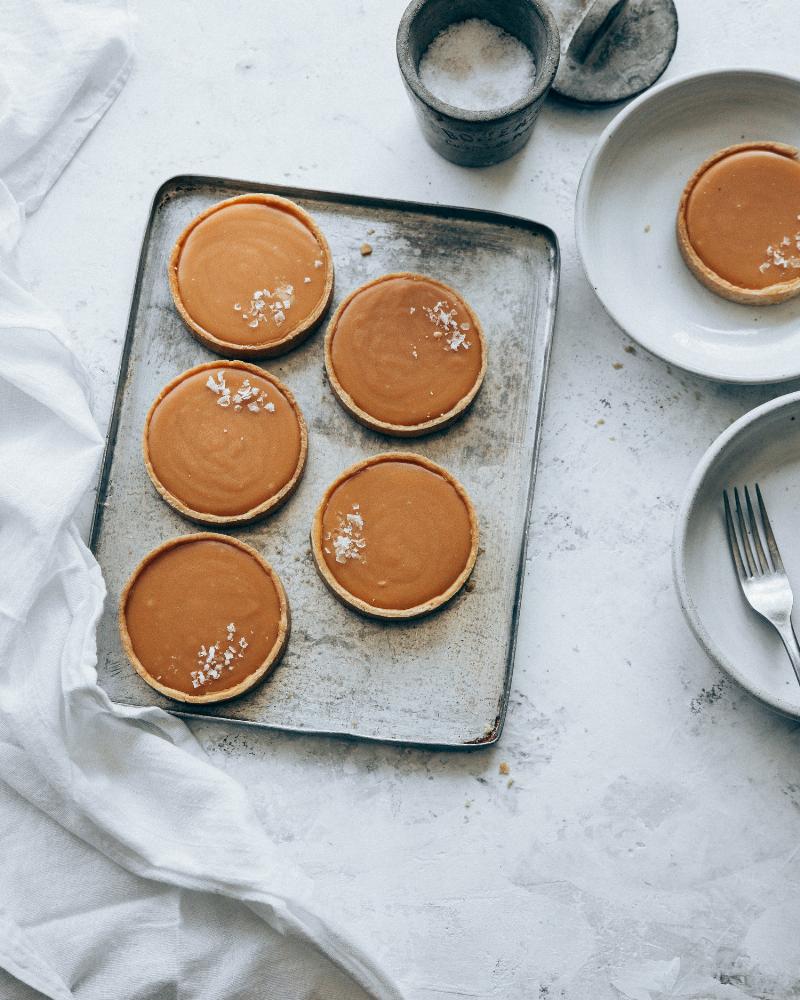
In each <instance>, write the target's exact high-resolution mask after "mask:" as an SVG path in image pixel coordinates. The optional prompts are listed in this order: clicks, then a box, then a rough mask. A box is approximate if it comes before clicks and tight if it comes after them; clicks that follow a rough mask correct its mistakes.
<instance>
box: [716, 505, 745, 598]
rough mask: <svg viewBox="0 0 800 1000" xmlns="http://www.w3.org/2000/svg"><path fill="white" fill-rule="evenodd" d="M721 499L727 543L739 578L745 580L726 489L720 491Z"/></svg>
mask: <svg viewBox="0 0 800 1000" xmlns="http://www.w3.org/2000/svg"><path fill="white" fill-rule="evenodd" d="M722 499H723V502H724V504H725V524H726V526H727V528H728V545H729V546H730V550H731V557H732V558H733V565H734V566H735V567H736V572H737V573H738V574H739V579H740V580H745V579H746V578H747V573H746V572H745V568H744V564H743V563H742V553H741V552H740V551H739V542H738V541H737V539H736V529H735V528H734V526H733V517H732V516H731V505H730V501H729V500H728V491H727V490H723V491H722Z"/></svg>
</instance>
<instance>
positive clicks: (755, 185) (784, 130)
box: [575, 69, 800, 383]
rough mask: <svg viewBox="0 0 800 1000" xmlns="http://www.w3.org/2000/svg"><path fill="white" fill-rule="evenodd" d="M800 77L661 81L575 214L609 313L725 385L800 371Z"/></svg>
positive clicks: (598, 163)
mask: <svg viewBox="0 0 800 1000" xmlns="http://www.w3.org/2000/svg"><path fill="white" fill-rule="evenodd" d="M798 148H800V80H798V79H795V78H794V77H790V76H785V75H782V74H779V73H770V72H764V71H760V70H749V69H730V70H719V71H714V72H708V73H700V74H694V75H691V76H686V77H683V78H681V79H678V80H675V81H671V82H669V83H665V84H662V85H660V86H658V87H655V88H653V90H652V91H650V92H649V93H647V94H645V95H643V96H642V97H639V98H638V99H637V100H635V101H633V102H632V103H631V104H630V105H629V106H628V107H627V108H626V109H625V110H624V111H622V112H620V114H618V115H617V117H616V118H614V120H613V121H612V122H611V124H610V125H609V126H608V127H607V128H606V130H605V131H604V132H603V134H602V135H601V137H600V139H599V140H598V143H597V145H596V147H595V149H594V151H593V152H592V154H591V156H590V157H589V159H588V161H587V163H586V166H585V168H584V171H583V175H582V177H581V182H580V186H579V189H578V198H577V203H576V212H575V226H576V237H577V242H578V248H579V251H580V255H581V258H582V261H583V266H584V269H585V271H586V275H587V277H588V279H589V282H590V283H591V285H592V287H593V288H594V290H595V292H596V293H597V295H598V297H599V298H600V300H601V302H602V303H603V305H604V306H605V308H606V310H607V311H608V312H609V314H610V315H611V317H612V318H613V319H614V320H615V321H616V322H617V323H618V324H619V326H620V327H622V329H623V330H624V331H625V332H626V333H627V334H628V335H629V336H631V337H632V338H633V339H635V340H636V341H638V342H639V343H640V344H641V345H642V346H643V347H645V348H647V350H649V351H652V352H653V354H656V355H658V356H659V357H661V358H663V359H664V360H666V361H668V362H670V363H672V364H674V365H676V366H678V367H681V368H684V369H686V370H687V371H691V372H695V373H696V374H699V375H703V376H705V377H707V378H712V379H716V380H719V381H724V382H741V383H761V382H778V381H782V380H787V379H791V378H796V377H798V376H800V295H798V293H800V162H798V160H797V159H796V158H795V155H796V151H797V149H798Z"/></svg>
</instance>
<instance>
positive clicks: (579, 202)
mask: <svg viewBox="0 0 800 1000" xmlns="http://www.w3.org/2000/svg"><path fill="white" fill-rule="evenodd" d="M731 76H736V77H746V76H753V77H767V78H770V79H773V80H776V81H782V82H784V83H790V84H794V85H795V86H796V87H797V88H798V96H799V97H800V76H796V75H794V74H792V73H784V72H781V71H779V70H771V69H761V68H759V67H757V66H727V67H718V68H717V69H711V70H696V71H693V72H690V73H683V74H682V75H680V76H676V77H675V78H674V79H671V80H665V81H662V82H660V83H658V84H656V85H655V86H653V87H651V88H650V89H649V90H647V91H645V92H644V93H643V94H640V95H639V96H638V97H636V98H634V99H633V100H632V101H631V102H630V104H628V105H627V106H626V107H625V108H623V109H622V110H621V111H619V112H618V113H617V114H616V115H614V117H613V118H612V119H611V121H610V122H609V123H608V125H606V127H605V128H604V129H603V131H602V132H601V133H600V135H599V136H598V138H597V141H596V142H595V144H594V146H593V148H592V151H591V153H590V154H589V156H588V158H587V160H586V163H585V164H584V166H583V170H582V171H581V176H580V180H579V182H578V190H577V194H576V196H575V242H576V244H577V247H578V256H579V257H580V260H581V265H582V267H583V272H584V274H585V276H586V280H587V281H588V282H589V285H590V286H591V288H592V291H593V292H594V294H595V296H596V297H597V299H598V300H599V302H600V304H601V305H602V307H603V309H605V311H606V313H607V314H608V315H609V316H610V318H611V319H612V320H613V322H614V323H615V324H616V325H617V326H618V327H619V328H620V330H622V331H623V333H625V334H626V336H628V337H630V338H631V340H634V341H635V342H636V343H637V344H638V345H639V346H640V347H641V348H642V349H643V350H645V351H648V352H649V353H650V354H653V355H654V356H655V357H658V358H660V359H661V360H662V361H664V362H666V363H667V364H670V365H674V366H675V367H676V368H680V369H681V371H685V372H689V373H690V374H692V375H699V376H700V377H702V378H706V379H709V380H710V381H714V382H721V383H724V384H726V385H770V384H774V383H781V382H789V381H791V380H792V379H796V378H798V377H800V362H798V365H797V370H796V371H793V372H784V373H782V374H771V375H760V376H755V377H753V376H746V375H720V374H718V373H715V372H714V371H712V370H710V369H709V368H708V367H702V366H699V365H691V364H685V363H683V362H681V361H677V360H676V359H675V358H673V357H668V356H667V355H666V354H664V353H662V352H660V351H657V350H655V349H654V348H653V347H651V346H649V345H647V344H643V343H642V342H641V341H640V340H639V337H638V336H637V335H636V334H635V333H634V332H633V331H632V330H630V329H629V328H628V327H627V326H626V325H625V324H624V323H623V322H622V321H621V320H620V318H619V317H618V316H617V315H616V314H615V312H614V310H613V309H612V308H611V307H610V306H609V305H608V303H607V302H606V301H605V299H604V297H603V296H602V295H601V293H600V291H599V286H600V282H599V281H597V278H596V274H594V273H593V271H592V264H591V263H590V255H589V254H588V253H587V245H586V241H587V240H588V236H587V232H588V226H587V223H586V213H587V208H588V203H589V196H588V191H589V188H590V186H591V182H592V181H593V180H594V176H595V171H596V168H597V163H598V161H599V160H600V157H601V156H602V155H603V153H604V152H605V151H606V149H607V148H608V146H609V145H610V143H611V142H612V141H613V139H614V137H615V135H616V133H617V132H618V130H619V129H620V127H621V126H622V125H623V124H624V123H625V122H626V121H627V120H628V118H630V117H632V116H633V115H635V114H636V113H637V112H638V111H639V109H640V108H641V107H642V106H643V105H645V104H647V103H648V102H650V101H651V100H653V99H654V98H657V97H659V96H660V95H661V94H662V93H664V91H667V90H671V89H673V88H676V89H677V88H679V87H682V86H684V85H685V84H687V83H696V82H699V81H701V80H707V79H711V78H714V77H731ZM798 104H799V107H800V102H798Z"/></svg>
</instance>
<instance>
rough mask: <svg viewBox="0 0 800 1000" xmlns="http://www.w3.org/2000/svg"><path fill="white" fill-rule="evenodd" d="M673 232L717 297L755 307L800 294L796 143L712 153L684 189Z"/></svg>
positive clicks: (799, 190) (744, 146)
mask: <svg viewBox="0 0 800 1000" xmlns="http://www.w3.org/2000/svg"><path fill="white" fill-rule="evenodd" d="M677 238H678V246H679V247H680V251H681V254H682V255H683V259H684V261H685V262H686V265H687V266H688V268H689V270H690V271H691V272H692V274H693V275H694V276H695V277H696V278H697V279H698V281H700V282H701V283H702V284H703V285H705V286H706V288H708V289H710V291H712V292H715V293H716V294H717V295H720V296H722V298H725V299H729V300H730V301H731V302H738V303H741V304H744V305H754V306H761V305H773V304H775V303H778V302H785V301H786V300H787V299H791V298H794V296H796V295H798V294H800V150H798V149H796V148H795V147H794V146H787V145H785V144H784V143H780V142H768V141H766V142H744V143H738V144H737V145H735V146H727V147H726V148H725V149H721V150H719V152H717V153H714V155H713V156H711V157H709V158H708V159H707V160H706V161H705V162H704V163H701V164H700V166H699V167H698V168H697V170H696V171H695V172H694V174H692V176H691V177H690V179H689V182H688V183H687V185H686V187H685V188H684V190H683V194H682V196H681V200H680V204H679V206H678V218H677Z"/></svg>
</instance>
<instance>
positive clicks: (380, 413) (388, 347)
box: [331, 278, 483, 426]
mask: <svg viewBox="0 0 800 1000" xmlns="http://www.w3.org/2000/svg"><path fill="white" fill-rule="evenodd" d="M331 361H332V365H333V370H334V373H335V375H336V378H337V379H338V381H339V384H340V385H341V386H342V388H343V389H344V390H345V392H346V393H348V394H349V395H350V396H351V397H352V399H353V401H354V402H355V403H356V405H357V406H358V407H360V409H362V410H363V411H364V412H365V413H367V414H369V415H370V416H371V417H373V418H375V419H377V420H381V421H383V422H384V423H388V424H399V425H402V426H413V425H415V424H421V423H425V422H426V421H428V420H432V419H435V418H436V417H440V416H442V415H443V414H445V413H447V412H449V411H450V410H452V409H453V407H454V406H456V404H458V403H459V402H460V401H461V400H462V399H463V398H464V397H465V396H466V395H467V394H468V393H469V392H470V391H471V389H472V388H473V386H474V385H475V383H476V381H477V380H478V377H479V375H480V372H481V367H482V364H483V355H482V346H481V340H480V338H479V337H478V335H477V333H476V331H475V329H474V327H473V324H472V318H471V316H470V315H469V313H468V312H467V309H466V307H465V305H464V302H463V301H462V300H461V299H460V298H459V297H458V296H457V295H455V294H454V293H453V292H451V291H448V290H446V289H444V288H442V286H441V285H438V284H437V283H435V282H433V281H428V280H426V279H424V278H420V279H414V278H389V279H386V280H381V281H379V282H377V283H374V284H371V285H368V286H366V287H365V288H363V289H361V290H360V291H359V292H357V293H356V295H355V296H354V297H353V299H352V300H351V301H350V302H349V304H348V305H347V306H346V308H345V309H344V311H343V312H342V314H341V315H340V317H339V320H338V323H337V325H336V329H335V331H334V333H333V338H332V343H331Z"/></svg>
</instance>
